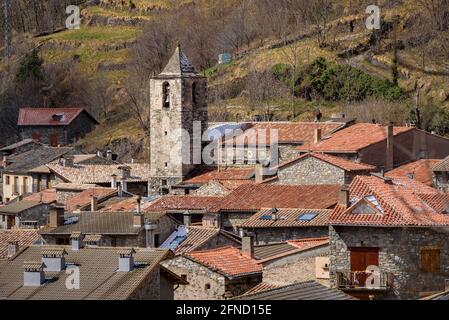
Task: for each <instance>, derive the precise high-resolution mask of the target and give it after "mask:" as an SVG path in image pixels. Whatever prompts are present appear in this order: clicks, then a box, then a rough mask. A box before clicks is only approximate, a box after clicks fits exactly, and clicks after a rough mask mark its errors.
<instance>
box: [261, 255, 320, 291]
mask: <svg viewBox="0 0 449 320" xmlns="http://www.w3.org/2000/svg"><path fill="white" fill-rule="evenodd" d="M328 255H329V247H328V246H324V247H320V248H317V249H312V250H308V251H305V252H300V253H297V254H294V255H289V256H287V257H284V258H280V259H277V260H273V261H270V262H268V263H266V264H264V270H263V282H264V283H268V284H271V285H275V286H284V285H289V284H292V283H297V282H303V281H309V280H314V281H317V282H319V283H321V284H323V285H325V286H329V279H326V278H321V277H317V272H316V269H317V259H316V258H317V257H327V256H328Z"/></svg>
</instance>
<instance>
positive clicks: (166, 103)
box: [162, 82, 170, 108]
mask: <svg viewBox="0 0 449 320" xmlns="http://www.w3.org/2000/svg"><path fill="white" fill-rule="evenodd" d="M162 101H163V107H164V108H170V83H168V82H164V83H163V84H162Z"/></svg>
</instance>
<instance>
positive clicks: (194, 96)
mask: <svg viewBox="0 0 449 320" xmlns="http://www.w3.org/2000/svg"><path fill="white" fill-rule="evenodd" d="M192 103H193V105H195V104H196V83H195V82H194V83H193V84H192Z"/></svg>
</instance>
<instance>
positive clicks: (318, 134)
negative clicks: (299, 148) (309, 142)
mask: <svg viewBox="0 0 449 320" xmlns="http://www.w3.org/2000/svg"><path fill="white" fill-rule="evenodd" d="M321 136H322V130H321V128H316V129H315V134H314V136H313V142H314V143H318V142H320V141H321Z"/></svg>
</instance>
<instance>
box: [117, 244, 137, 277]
mask: <svg viewBox="0 0 449 320" xmlns="http://www.w3.org/2000/svg"><path fill="white" fill-rule="evenodd" d="M134 253H136V251H135V250H134V249H133V248H128V249H121V250H119V251H118V254H119V258H118V271H120V272H131V271H133V270H134V257H133V255H134Z"/></svg>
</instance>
